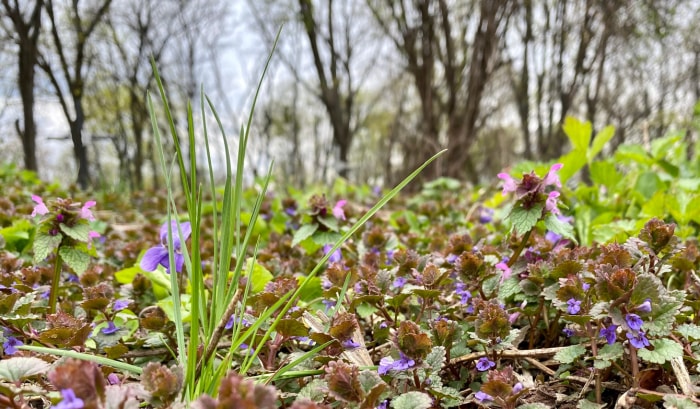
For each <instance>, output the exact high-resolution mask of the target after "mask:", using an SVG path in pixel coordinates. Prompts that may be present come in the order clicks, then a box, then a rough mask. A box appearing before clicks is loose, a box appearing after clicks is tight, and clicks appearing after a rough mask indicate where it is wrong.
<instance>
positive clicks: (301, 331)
mask: <svg viewBox="0 0 700 409" xmlns="http://www.w3.org/2000/svg"><path fill="white" fill-rule="evenodd" d="M277 332H279V333H280V334H281V335H282V336H284V337H305V336H307V335H309V329H308V328H306V326H305V325H304V324H303V323H302V322H301V321H298V320H295V319H290V318H285V319H282V320H280V322H279V323H278V324H277Z"/></svg>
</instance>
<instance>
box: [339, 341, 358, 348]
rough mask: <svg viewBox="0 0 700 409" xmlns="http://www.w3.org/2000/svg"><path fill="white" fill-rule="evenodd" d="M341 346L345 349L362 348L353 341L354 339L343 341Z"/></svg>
mask: <svg viewBox="0 0 700 409" xmlns="http://www.w3.org/2000/svg"><path fill="white" fill-rule="evenodd" d="M341 345H342V346H343V348H345V349H355V348H359V347H361V346H362V345H360V343H359V342H355V341H353V340H352V339H348V340H347V341H343V342H342V343H341Z"/></svg>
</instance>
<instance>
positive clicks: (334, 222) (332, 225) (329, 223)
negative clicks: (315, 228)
mask: <svg viewBox="0 0 700 409" xmlns="http://www.w3.org/2000/svg"><path fill="white" fill-rule="evenodd" d="M318 222H319V223H321V224H322V225H324V226H326V227H328V229H329V230H331V231H336V232H337V231H338V219H336V218H335V217H333V216H326V217H319V218H318Z"/></svg>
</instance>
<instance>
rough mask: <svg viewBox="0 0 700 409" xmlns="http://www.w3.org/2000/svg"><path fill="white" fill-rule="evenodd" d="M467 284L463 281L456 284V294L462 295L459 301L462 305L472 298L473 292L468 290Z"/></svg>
mask: <svg viewBox="0 0 700 409" xmlns="http://www.w3.org/2000/svg"><path fill="white" fill-rule="evenodd" d="M465 286H466V284H464V283H462V282H459V281H458V282H457V283H456V284H455V294H457V295H459V296H460V299H459V303H460V304H462V305H465V304H467V303H468V302H469V299H470V298H472V293H471V292H470V291H469V290H466V289H465V288H464V287H465Z"/></svg>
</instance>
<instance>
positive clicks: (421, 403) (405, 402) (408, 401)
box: [391, 391, 433, 409]
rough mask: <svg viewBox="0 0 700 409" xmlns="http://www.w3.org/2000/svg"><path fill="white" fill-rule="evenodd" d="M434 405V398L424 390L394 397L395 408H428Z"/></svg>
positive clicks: (392, 404) (392, 405) (393, 405)
mask: <svg viewBox="0 0 700 409" xmlns="http://www.w3.org/2000/svg"><path fill="white" fill-rule="evenodd" d="M432 406H433V398H431V397H430V396H429V395H428V394H425V393H423V392H417V391H411V392H407V393H404V394H402V395H399V396H397V397H396V398H394V399H392V401H391V407H392V408H394V409H428V408H430V407H432Z"/></svg>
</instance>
